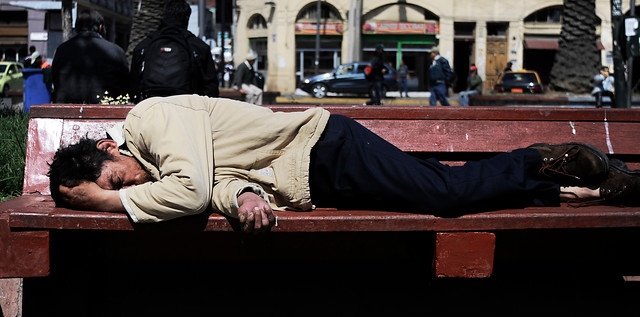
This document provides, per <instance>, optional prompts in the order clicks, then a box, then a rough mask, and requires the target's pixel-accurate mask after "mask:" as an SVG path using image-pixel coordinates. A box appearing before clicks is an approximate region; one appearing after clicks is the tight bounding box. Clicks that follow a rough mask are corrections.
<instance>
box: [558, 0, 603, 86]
mask: <svg viewBox="0 0 640 317" xmlns="http://www.w3.org/2000/svg"><path fill="white" fill-rule="evenodd" d="M562 12H563V13H562V31H561V33H560V46H559V48H558V51H557V52H556V57H555V60H554V62H553V67H552V68H551V83H550V84H551V88H552V89H556V90H562V91H570V92H587V91H590V89H591V88H592V85H591V78H592V77H593V75H594V74H595V73H597V71H598V67H599V66H600V52H599V50H598V47H597V44H596V41H597V39H598V38H597V36H596V24H597V23H598V21H599V19H598V17H597V16H596V13H595V0H564V10H563V11H562Z"/></svg>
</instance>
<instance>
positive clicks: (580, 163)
mask: <svg viewBox="0 0 640 317" xmlns="http://www.w3.org/2000/svg"><path fill="white" fill-rule="evenodd" d="M529 147H530V148H534V149H536V150H538V152H539V153H540V156H541V157H542V166H541V167H540V176H542V177H545V178H548V179H551V180H553V181H555V182H557V183H558V184H560V185H565V186H567V185H573V186H584V187H588V186H590V185H597V184H599V183H600V182H602V181H603V180H605V179H606V178H607V175H608V174H609V159H608V158H607V156H606V155H605V154H604V153H603V152H602V151H600V150H598V149H597V148H595V147H593V146H591V145H588V144H584V143H563V144H555V145H550V144H546V143H536V144H533V145H531V146H529Z"/></svg>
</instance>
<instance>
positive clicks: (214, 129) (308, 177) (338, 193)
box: [48, 95, 640, 232]
mask: <svg viewBox="0 0 640 317" xmlns="http://www.w3.org/2000/svg"><path fill="white" fill-rule="evenodd" d="M107 136H108V137H107V138H105V139H101V140H91V139H83V140H81V141H80V142H79V143H77V144H72V145H69V146H66V147H63V148H61V149H59V150H58V151H57V152H56V154H55V156H54V159H53V161H52V162H51V164H50V171H49V174H48V175H49V177H50V186H51V193H52V197H53V198H54V200H55V202H56V204H57V205H58V206H64V207H70V208H75V209H84V210H96V211H109V212H122V213H126V214H128V215H129V217H130V218H131V219H132V221H134V222H157V221H164V220H169V219H173V218H177V217H181V216H186V215H193V214H198V213H201V212H203V211H205V210H213V211H215V212H219V213H222V214H224V215H227V216H230V217H233V218H238V219H239V221H240V224H241V226H242V230H243V231H245V232H260V231H266V230H269V228H270V227H271V226H272V225H273V224H274V222H275V216H274V212H273V210H283V209H293V210H311V209H313V208H315V207H316V206H317V207H335V208H339V209H344V208H359V209H362V208H367V209H377V210H390V211H406V212H416V213H429V214H434V215H438V216H457V215H458V214H454V212H458V211H459V210H469V211H472V210H487V209H499V208H522V207H526V206H556V205H558V204H559V203H560V202H561V201H562V200H577V201H597V202H602V203H606V204H616V205H619V204H622V205H639V204H640V177H639V176H638V173H637V172H636V171H629V170H628V169H627V168H626V166H625V165H624V163H622V162H619V161H616V160H609V159H608V158H607V156H606V155H605V154H604V153H602V152H601V151H599V150H597V149H596V148H594V147H592V146H590V145H587V144H582V143H566V144H559V145H550V144H545V143H540V144H534V145H532V146H530V147H528V148H523V149H516V150H513V151H509V152H505V153H501V154H499V155H496V156H494V157H492V158H489V159H485V160H481V161H475V162H468V163H467V164H465V165H463V166H448V165H444V164H442V163H440V162H438V161H437V160H436V159H418V158H416V157H413V156H411V155H409V154H406V153H404V152H403V151H401V150H400V149H398V148H396V147H395V146H393V145H391V144H390V143H388V142H387V141H385V140H383V139H382V138H381V137H379V136H378V135H376V134H374V133H373V132H371V131H369V130H368V129H366V128H364V127H363V126H361V125H360V124H358V123H357V122H355V121H354V120H352V119H350V118H347V117H344V116H341V115H332V114H330V113H329V112H328V111H326V110H324V109H322V108H312V109H308V110H306V111H304V112H291V113H281V112H275V113H274V112H273V111H271V110H270V109H268V108H265V107H260V106H254V105H251V104H248V103H244V102H239V101H233V100H228V99H217V98H208V97H202V96H197V95H181V96H172V97H162V98H160V97H157V98H150V99H147V100H144V101H142V102H141V103H140V104H138V105H136V106H135V107H134V108H133V109H132V110H131V111H130V112H129V114H128V115H127V117H126V120H125V121H124V123H123V124H119V125H116V126H114V127H113V128H111V129H109V130H108V131H107Z"/></svg>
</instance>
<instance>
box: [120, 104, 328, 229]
mask: <svg viewBox="0 0 640 317" xmlns="http://www.w3.org/2000/svg"><path fill="white" fill-rule="evenodd" d="M328 120H329V112H328V111H326V110H323V109H321V108H314V109H309V110H307V111H304V112H291V113H281V112H276V113H274V112H273V111H271V110H270V109H268V108H264V107H259V106H254V105H251V104H247V103H244V102H239V101H234V100H229V99H217V98H208V97H201V96H197V95H182V96H174V97H167V98H150V99H147V100H144V101H142V102H141V103H140V104H138V105H137V106H135V107H134V108H133V109H132V110H131V111H130V112H129V114H128V115H127V118H126V120H125V122H124V127H123V129H121V132H123V136H124V140H123V141H124V143H125V145H126V146H125V147H123V148H126V149H127V150H128V152H130V155H132V156H134V157H135V158H136V159H138V161H140V163H141V164H142V166H143V167H144V168H145V169H146V170H147V171H149V172H150V174H151V176H152V177H153V178H154V179H155V180H156V181H154V182H149V183H145V184H142V185H138V186H134V187H130V188H126V189H122V190H120V199H121V201H122V203H123V204H124V206H125V208H126V209H127V211H128V213H129V214H130V215H131V217H132V219H133V220H134V221H136V222H154V221H162V220H168V219H172V218H176V217H180V216H185V215H191V214H197V213H200V212H202V211H204V210H206V209H207V208H208V207H209V206H211V207H213V209H214V210H215V211H218V212H221V213H223V214H226V215H229V216H232V217H237V216H238V202H237V196H238V195H239V194H240V193H241V192H242V191H243V190H244V189H245V188H251V189H252V190H253V191H254V192H256V193H257V194H259V195H261V196H262V197H264V198H265V199H268V201H269V202H270V204H271V206H272V207H273V208H274V209H275V210H282V209H284V208H293V209H300V210H308V209H311V208H312V205H311V197H310V189H309V163H310V153H311V148H312V147H313V146H314V145H315V143H316V142H317V141H318V139H319V138H320V135H321V134H322V131H324V128H325V126H326V124H327V121H328ZM114 139H116V141H117V138H114ZM122 152H123V153H127V152H126V151H122Z"/></svg>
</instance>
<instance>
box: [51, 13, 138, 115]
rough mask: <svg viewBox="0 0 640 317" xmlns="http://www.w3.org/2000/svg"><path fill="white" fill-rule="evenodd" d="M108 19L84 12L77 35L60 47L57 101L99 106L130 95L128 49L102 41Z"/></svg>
mask: <svg viewBox="0 0 640 317" xmlns="http://www.w3.org/2000/svg"><path fill="white" fill-rule="evenodd" d="M103 23H104V19H103V17H102V15H100V13H98V12H97V11H95V10H83V11H82V12H80V13H79V14H78V17H77V19H76V33H77V34H76V36H74V37H73V38H71V39H69V40H68V41H66V42H64V43H62V44H60V46H59V47H58V48H57V49H56V53H55V55H54V57H53V64H52V69H51V71H52V75H53V86H54V98H53V100H54V102H58V103H99V102H100V100H102V99H104V98H105V97H112V98H117V97H118V96H123V97H124V96H126V95H127V93H129V67H128V65H129V63H128V62H127V58H126V57H125V55H124V50H122V48H120V47H119V46H118V45H116V44H114V43H111V42H109V41H107V40H105V39H103V38H102V35H103V34H104V27H103Z"/></svg>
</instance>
